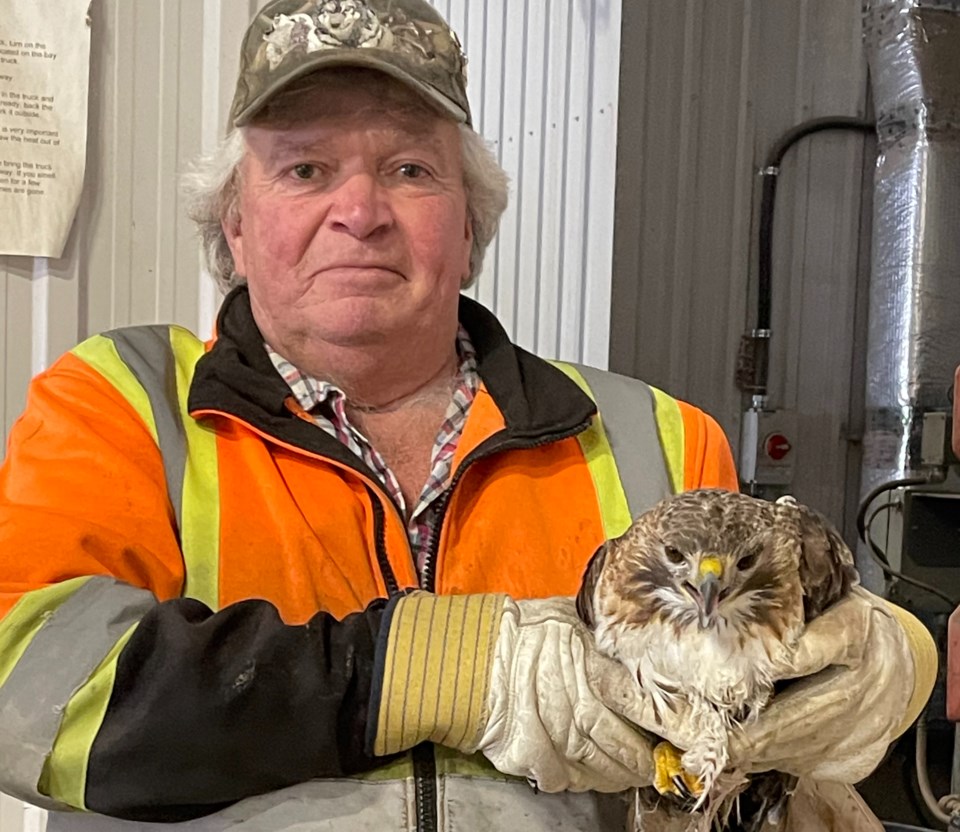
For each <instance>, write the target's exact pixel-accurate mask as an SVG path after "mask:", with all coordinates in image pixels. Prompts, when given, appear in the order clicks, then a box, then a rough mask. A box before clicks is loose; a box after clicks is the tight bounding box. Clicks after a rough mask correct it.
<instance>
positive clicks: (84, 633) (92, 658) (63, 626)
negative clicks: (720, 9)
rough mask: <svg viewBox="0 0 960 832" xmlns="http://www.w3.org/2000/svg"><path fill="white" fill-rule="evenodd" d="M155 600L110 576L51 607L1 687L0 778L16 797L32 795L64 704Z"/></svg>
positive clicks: (33, 798) (35, 797) (37, 798)
mask: <svg viewBox="0 0 960 832" xmlns="http://www.w3.org/2000/svg"><path fill="white" fill-rule="evenodd" d="M156 603H157V601H156V598H154V596H153V594H152V593H150V592H148V591H147V590H145V589H137V588H136V587H132V586H130V585H128V584H122V583H120V582H119V581H115V580H114V579H113V578H103V577H94V578H90V580H88V581H87V582H86V583H85V584H84V585H83V586H82V587H80V589H78V590H77V591H76V592H75V593H74V594H73V595H72V596H70V597H69V598H68V599H67V600H66V601H64V602H63V603H62V604H61V605H60V606H59V607H57V608H56V609H55V610H54V611H53V612H52V613H50V614H49V617H48V618H47V620H46V621H45V622H44V624H43V626H42V627H41V628H40V630H39V631H38V632H37V634H36V635H35V636H34V638H33V640H32V641H31V642H30V646H29V647H28V648H27V649H26V651H25V652H24V654H23V656H22V657H21V658H20V661H19V662H17V664H16V666H15V667H14V669H13V671H12V672H11V673H10V675H9V676H8V677H7V680H6V682H5V683H4V685H3V687H2V688H0V780H2V781H3V784H4V789H5V790H6V791H8V792H9V793H10V794H12V795H13V796H14V797H19V798H21V799H23V800H28V801H30V802H31V803H36V804H38V805H41V806H52V805H54V804H52V803H51V801H49V800H48V799H46V798H44V797H43V796H41V795H40V794H39V793H38V792H37V783H38V782H39V780H40V775H41V773H42V772H43V765H44V762H45V761H46V759H47V757H48V756H49V755H50V752H51V751H52V749H53V743H54V740H55V739H56V736H57V732H58V731H59V730H60V722H61V720H62V718H63V712H64V708H65V707H66V705H67V702H69V701H70V699H71V697H72V696H73V695H74V693H76V692H77V690H78V689H79V688H80V687H81V686H82V685H83V684H84V682H86V681H87V679H88V678H89V677H90V675H91V674H92V673H93V671H94V670H96V668H97V665H99V664H100V662H102V661H103V659H104V658H105V657H106V655H107V653H109V652H110V649H111V648H112V647H113V646H114V645H115V644H116V643H117V641H118V640H119V639H120V637H121V636H122V635H123V634H124V633H125V632H126V631H127V630H129V629H130V627H132V626H133V625H134V624H136V623H137V622H138V621H139V620H140V619H141V618H143V616H144V615H145V614H146V612H147V611H148V610H149V609H150V608H151V607H152V606H154V605H155V604H156Z"/></svg>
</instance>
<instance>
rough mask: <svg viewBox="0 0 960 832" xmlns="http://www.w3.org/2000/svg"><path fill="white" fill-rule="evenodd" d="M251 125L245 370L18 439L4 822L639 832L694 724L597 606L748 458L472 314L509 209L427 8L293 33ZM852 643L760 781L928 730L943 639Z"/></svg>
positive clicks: (772, 747) (7, 557)
mask: <svg viewBox="0 0 960 832" xmlns="http://www.w3.org/2000/svg"><path fill="white" fill-rule="evenodd" d="M232 123H233V127H234V130H233V132H232V134H231V136H230V137H228V139H227V141H226V142H225V143H224V146H223V147H222V148H221V150H220V152H219V154H218V155H217V156H216V157H215V158H213V159H211V160H208V161H207V163H206V164H205V165H203V166H201V169H200V170H199V171H198V172H197V174H196V176H195V182H194V192H195V202H194V210H195V214H196V216H197V219H198V222H199V223H200V227H201V233H202V235H203V238H204V247H205V250H206V251H207V254H208V260H209V262H210V264H211V270H212V271H213V272H214V274H215V276H216V277H217V279H218V280H219V281H220V282H221V285H223V286H224V288H227V289H230V290H231V291H230V293H229V295H228V296H227V298H226V300H225V302H224V304H223V308H222V310H221V312H220V316H219V320H218V324H217V336H216V338H215V339H214V340H213V341H211V342H210V343H208V344H202V343H201V342H200V341H198V340H197V339H196V338H195V337H194V336H192V335H191V334H190V333H188V332H186V331H184V330H182V329H179V328H177V327H166V326H163V327H141V328H133V329H128V330H120V331H116V332H112V333H107V334H106V335H103V336H97V337H95V338H92V339H90V340H89V341H87V342H85V343H84V344H81V345H80V346H78V347H77V348H76V349H75V350H73V351H71V353H70V354H68V355H66V356H64V357H63V358H62V359H61V360H60V361H59V362H58V363H57V364H56V365H55V366H54V367H52V368H51V369H50V370H49V371H48V372H46V373H44V374H42V375H41V376H40V377H38V378H37V379H36V380H35V381H34V384H33V386H32V388H31V393H30V399H29V403H28V406H27V410H26V412H25V413H24V415H23V417H22V418H21V419H20V421H19V422H18V423H17V425H16V427H15V429H14V431H13V433H12V435H11V440H10V449H9V453H8V458H7V461H6V463H5V466H4V468H3V472H2V479H0V541H2V542H0V547H2V548H0V552H2V561H0V616H2V618H0V746H2V748H0V788H2V789H3V790H5V791H8V792H10V793H12V794H15V795H18V796H21V797H23V798H24V799H27V800H31V801H33V802H36V803H38V804H41V805H46V806H50V807H51V808H54V809H57V810H65V809H70V808H73V809H83V810H86V812H87V814H77V813H73V814H65V813H55V814H53V815H52V816H51V820H50V828H51V829H80V828H94V829H109V828H112V827H113V826H114V825H116V826H118V828H119V827H123V822H122V821H120V820H114V818H121V819H126V820H132V821H138V822H144V823H148V822H154V821H160V822H171V821H184V822H188V821H189V823H188V824H187V825H188V827H189V828H191V829H204V830H208V829H209V830H213V829H225V828H227V827H233V826H237V825H242V824H245V823H246V824H249V826H248V827H247V828H251V829H261V830H266V829H270V830H275V829H292V828H298V829H331V830H340V829H344V830H346V829H349V830H363V829H374V828H381V827H383V828H402V829H414V828H416V829H421V830H430V829H454V828H456V829H500V828H504V827H506V826H508V825H517V824H519V825H520V826H522V828H524V829H533V830H537V829H551V830H553V829H561V830H586V829H614V828H623V822H624V820H623V815H624V807H625V804H624V802H623V801H622V800H620V799H619V798H614V799H604V797H603V796H602V795H601V794H600V793H613V792H617V791H620V790H623V789H625V788H628V787H630V786H635V785H642V784H649V783H650V782H651V779H652V774H653V768H654V764H653V760H652V753H651V746H650V743H649V741H648V738H647V735H646V734H644V733H643V732H641V731H638V730H637V729H636V728H635V727H634V726H635V725H640V726H643V727H645V728H648V729H650V730H654V731H656V732H657V733H659V734H661V735H663V736H666V737H667V738H669V739H671V740H674V741H675V742H676V743H677V744H678V745H680V746H681V747H682V745H683V739H684V737H683V726H682V722H678V721H676V720H674V723H673V724H672V723H671V720H670V719H669V715H658V714H656V713H654V712H653V709H652V707H651V706H650V704H649V703H647V702H645V701H643V700H642V698H640V696H639V694H638V692H637V689H636V686H635V684H634V682H633V680H632V679H630V678H629V674H628V673H627V672H626V671H625V670H624V669H623V668H622V667H620V666H619V665H617V664H615V663H612V662H610V661H608V660H605V659H603V658H602V657H600V656H599V655H598V654H597V653H596V650H595V648H594V646H593V643H592V641H591V638H590V636H589V634H588V633H586V632H585V631H584V629H583V627H582V625H581V624H580V623H579V621H578V620H577V618H576V616H575V614H574V611H573V605H572V602H571V600H570V596H572V595H573V594H574V593H575V591H576V589H577V587H578V585H579V581H580V577H581V574H582V571H583V568H584V566H585V564H586V562H587V560H588V559H589V557H590V555H591V554H592V553H593V551H594V550H595V549H596V547H597V546H598V545H599V544H600V543H601V542H602V541H603V540H604V539H606V538H608V537H611V536H614V535H616V534H619V533H620V532H622V531H623V530H624V529H625V528H626V525H627V524H628V522H629V519H630V517H631V515H632V514H635V513H637V512H638V511H639V510H641V509H643V508H645V507H646V506H648V505H650V504H651V503H652V502H654V501H655V500H656V499H657V498H659V497H660V496H663V495H664V494H666V493H669V492H670V491H672V490H676V489H680V488H692V487H697V486H720V487H728V488H734V487H736V479H735V475H734V470H733V465H732V462H731V458H730V454H729V450H728V448H727V445H726V441H725V439H724V438H723V435H722V433H721V432H720V430H719V428H718V427H717V426H716V424H715V423H714V422H713V421H712V420H710V419H709V418H708V417H707V416H705V415H704V414H703V413H701V412H700V411H698V410H696V409H695V408H692V407H690V406H689V405H686V404H683V403H680V402H677V401H675V400H673V399H670V398H669V397H667V396H665V395H663V394H661V393H659V392H656V391H651V390H650V389H649V388H647V387H645V386H644V385H642V384H640V383H639V382H634V381H633V380H629V379H623V378H619V377H614V376H609V375H606V374H603V373H598V372H596V371H592V372H591V371H589V370H585V369H584V370H582V371H578V370H576V369H575V368H572V367H559V368H558V367H555V366H551V365H550V364H548V363H546V362H543V361H541V360H539V359H537V358H535V357H533V356H531V355H529V354H527V353H525V352H524V351H523V350H520V349H518V348H516V347H514V346H513V345H511V344H510V343H509V341H508V340H507V338H506V336H505V334H504V332H503V330H502V329H501V328H500V326H499V325H498V323H497V322H496V320H495V319H494V318H493V317H492V316H491V315H490V314H489V313H488V312H487V311H485V310H484V309H482V308H481V307H479V306H478V305H477V304H475V303H473V302H471V301H469V300H466V299H464V298H462V297H460V294H459V290H460V288H461V287H462V286H463V285H466V284H467V283H468V282H469V281H470V280H472V279H473V278H474V277H475V275H476V274H477V272H478V271H479V269H480V265H481V262H482V258H483V252H484V249H485V248H486V245H487V244H488V243H489V241H490V239H491V238H492V236H493V234H494V232H495V230H496V226H497V222H498V220H499V216H500V213H501V212H502V210H503V207H504V205H505V181H504V177H503V174H502V172H501V171H500V170H499V168H498V167H497V166H496V163H495V161H494V160H493V159H492V157H491V156H490V154H489V151H487V150H486V148H485V146H484V145H483V143H482V141H480V140H479V139H478V137H477V136H476V134H475V133H473V131H472V129H471V127H470V112H469V105H468V103H467V98H466V93H465V89H464V74H463V58H462V55H461V53H460V48H459V44H458V42H457V40H456V37H455V35H453V33H452V32H450V30H449V29H448V28H447V26H446V24H445V23H444V22H443V20H442V19H441V18H440V17H439V16H438V15H437V13H436V12H435V11H434V10H433V9H432V8H431V7H430V6H429V5H428V4H427V3H425V2H423V0H365V2H364V0H326V2H323V1H322V0H320V1H319V2H315V1H314V0H273V2H271V3H268V4H267V6H265V7H264V9H263V10H262V11H261V12H260V14H259V15H258V16H257V18H256V19H255V20H254V21H253V23H252V24H251V27H250V29H249V30H248V33H247V36H246V39H245V41H244V46H243V53H242V62H241V71H240V77H239V79H238V85H237V93H236V98H235V101H234V105H233V109H232ZM593 396H596V397H597V398H598V399H599V400H600V407H601V410H602V412H603V421H601V420H600V418H599V417H598V416H597V409H596V405H595V404H594V401H593V398H592V397H593ZM418 587H419V588H421V589H423V590H426V591H427V592H416V591H414V590H416V589H417V588H418ZM833 626H834V627H835V629H836V630H837V632H841V633H842V637H838V638H837V639H835V640H833V641H831V643H830V644H829V645H826V646H825V645H824V644H822V643H820V642H817V643H810V644H808V645H806V647H805V648H804V649H803V650H801V651H800V653H799V654H798V655H800V656H801V658H802V660H803V662H804V664H803V668H802V670H800V671H798V674H799V673H803V674H806V673H813V672H815V671H817V670H820V669H823V668H826V667H828V666H831V665H837V666H847V669H846V670H844V669H842V667H835V668H833V669H832V670H831V671H830V672H829V674H828V676H827V677H823V678H821V677H818V678H820V679H821V681H820V682H818V684H817V685H815V686H814V688H813V692H812V693H810V692H808V693H807V694H804V693H803V692H802V691H801V692H800V693H799V694H797V695H796V696H794V698H793V699H792V700H791V699H786V700H784V704H782V705H781V710H782V711H783V712H784V713H783V714H781V718H780V719H778V720H777V721H776V722H769V721H768V722H765V721H764V720H760V721H759V722H758V723H757V725H755V726H753V728H752V729H751V731H748V732H747V734H746V735H745V736H744V737H743V738H741V741H740V743H739V745H738V748H740V752H739V758H738V759H736V760H734V762H735V763H738V764H742V765H744V766H747V767H756V768H762V767H763V766H764V765H776V766H777V767H780V768H783V769H785V770H789V771H793V772H795V773H797V774H800V775H811V776H814V777H816V776H818V775H820V774H823V773H824V772H827V773H829V774H831V775H832V776H833V777H834V779H845V778H846V779H847V782H849V781H850V780H851V779H856V778H857V777H859V776H863V775H864V774H865V773H867V771H869V769H870V767H871V766H872V765H875V763H876V762H877V760H878V759H879V757H880V755H881V754H882V753H883V750H884V748H885V747H886V745H887V743H889V741H890V740H891V739H892V738H893V737H894V736H895V735H896V733H897V731H899V730H902V729H903V727H905V725H906V724H908V723H909V721H910V720H911V719H912V718H913V717H915V715H916V713H917V711H918V709H919V707H921V706H922V704H923V701H924V700H925V698H926V696H927V695H928V693H929V686H930V682H929V679H928V678H927V677H926V676H925V674H924V672H922V671H923V667H924V664H923V659H924V657H925V654H924V650H926V649H928V648H929V647H930V645H929V644H928V641H929V640H928V641H923V640H922V638H923V637H919V640H918V641H917V642H916V643H917V644H918V645H919V646H918V647H916V648H915V649H914V650H913V651H912V652H911V647H910V642H909V640H908V633H907V631H905V630H904V629H903V628H902V627H901V624H900V623H898V619H897V617H896V616H895V615H894V614H892V613H891V612H890V611H889V610H888V608H886V607H885V606H883V604H882V602H880V601H879V600H878V601H877V602H876V604H868V603H866V602H864V603H862V604H861V605H860V606H859V607H857V606H855V607H854V609H853V610H852V612H851V610H850V609H849V608H848V609H847V610H846V611H845V612H843V613H842V614H839V617H837V618H836V620H835V621H834V622H833ZM905 626H906V627H907V628H913V629H909V632H910V633H913V634H915V633H916V632H918V630H916V629H915V627H917V626H918V625H916V624H915V622H914V623H911V622H910V621H907V622H906V625H905ZM912 656H913V658H912ZM891 666H892V667H893V668H895V669H896V672H895V673H885V672H883V669H884V668H885V667H891ZM878 679H879V680H882V684H879V685H878ZM811 697H813V698H811ZM867 707H869V708H870V710H869V712H868V717H869V718H859V717H861V716H862V715H863V712H862V711H861V708H867ZM820 709H822V712H821V713H820V714H819V716H818V711H820ZM811 713H812V716H811ZM827 725H830V726H833V727H834V728H836V726H838V725H843V726H844V731H845V734H846V736H845V738H844V739H843V740H842V741H841V740H838V741H837V742H835V743H833V744H832V745H831V746H830V747H829V748H827V749H825V748H824V747H823V743H822V738H823V737H824V736H829V735H833V734H832V733H831V732H830V731H826V732H825V730H824V729H825V727H826V726H827ZM834 733H835V732H834ZM818 738H819V740H821V741H819V742H818ZM475 752H480V753H479V754H476V755H475ZM471 755H475V756H471ZM491 764H492V766H491ZM108 816H110V817H108Z"/></svg>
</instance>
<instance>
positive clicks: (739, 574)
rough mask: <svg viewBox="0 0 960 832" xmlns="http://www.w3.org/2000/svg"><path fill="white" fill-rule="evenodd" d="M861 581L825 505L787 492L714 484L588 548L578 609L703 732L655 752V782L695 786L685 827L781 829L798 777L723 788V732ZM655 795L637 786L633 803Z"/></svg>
mask: <svg viewBox="0 0 960 832" xmlns="http://www.w3.org/2000/svg"><path fill="white" fill-rule="evenodd" d="M857 582H858V576H857V572H856V569H855V567H854V561H853V555H852V554H851V552H850V550H849V548H847V546H846V544H845V543H844V542H843V540H842V538H841V537H840V535H839V534H838V533H837V531H836V530H835V529H834V528H833V527H832V526H831V525H830V523H829V522H828V521H827V520H826V519H825V518H824V517H823V516H821V515H820V514H818V513H817V512H815V511H813V510H812V509H809V508H807V507H805V506H802V505H800V504H798V503H797V502H796V501H795V500H793V499H792V498H789V497H787V498H781V500H779V501H777V502H776V503H770V502H766V501H764V500H760V499H755V498H753V497H748V496H746V495H743V494H737V493H734V492H730V491H722V490H719V489H699V490H694V491H687V492H683V493H680V494H676V495H674V496H671V497H668V498H666V499H664V500H662V501H661V502H659V503H658V504H657V505H656V506H654V507H653V508H652V509H651V510H649V511H648V512H646V513H645V514H643V515H641V516H640V517H639V518H637V520H636V521H635V522H634V523H633V524H632V525H631V526H630V528H629V529H627V531H626V532H625V533H624V534H623V535H622V536H621V537H619V538H617V539H616V540H611V541H608V542H607V543H605V544H603V545H602V546H601V547H600V549H598V550H597V552H596V553H595V554H594V556H593V558H592V559H591V561H590V563H589V564H588V566H587V569H586V573H585V575H584V579H583V584H582V586H581V589H580V593H579V595H578V597H577V609H578V612H579V614H580V617H581V618H582V619H583V620H584V622H585V623H586V624H587V625H588V626H589V627H590V628H591V629H592V630H593V631H594V635H595V637H596V642H597V646H598V647H599V648H600V650H601V651H603V652H604V653H606V654H607V655H609V656H610V657H612V658H614V659H617V660H619V661H620V662H622V663H623V664H625V665H626V666H627V667H628V668H629V669H630V670H631V672H632V673H633V674H634V675H635V676H636V679H637V681H638V683H639V685H640V687H641V688H642V689H643V691H644V692H645V693H646V694H647V695H648V696H649V697H650V699H651V701H652V702H653V704H654V706H655V708H656V709H657V711H658V712H661V713H662V712H664V711H666V710H671V711H675V712H679V707H678V706H679V705H680V704H681V703H682V704H683V705H684V711H683V713H684V714H686V716H685V717H684V718H685V719H689V720H690V724H689V726H687V727H689V728H690V729H691V730H690V732H689V733H690V735H691V736H695V737H697V740H696V741H695V742H694V743H693V744H691V745H690V747H689V748H687V749H686V751H685V752H684V753H683V754H682V757H681V755H680V752H678V751H677V750H676V749H674V748H673V747H672V746H670V745H669V743H661V744H660V745H658V746H657V748H656V751H655V755H654V756H655V761H656V772H657V773H656V780H655V783H654V786H655V788H656V791H657V792H659V793H660V794H661V795H662V794H668V793H673V794H676V795H681V796H683V797H690V796H691V795H692V796H693V797H696V798H698V799H697V800H696V804H695V805H694V807H693V811H694V814H695V816H697V817H698V818H699V821H698V822H693V821H691V827H690V828H704V829H706V828H709V827H710V826H711V825H712V826H713V828H715V829H731V830H733V829H744V830H754V829H756V830H761V829H773V828H776V823H775V822H776V820H777V817H778V816H779V815H781V814H782V812H783V808H784V805H785V802H786V801H785V798H786V796H787V794H788V793H789V791H790V790H791V789H792V787H793V785H794V782H793V781H792V780H791V778H789V777H788V776H787V775H783V774H779V773H772V774H770V775H761V776H758V777H755V778H754V779H753V781H752V782H751V783H749V784H748V785H744V783H745V780H744V779H743V778H739V777H734V778H732V780H733V781H735V782H736V784H737V787H736V788H731V789H729V791H726V790H725V787H723V785H722V783H723V779H724V778H723V777H722V775H723V773H724V771H725V769H726V767H727V764H728V762H729V755H728V736H729V733H730V732H731V730H734V729H735V728H736V727H737V726H738V725H739V724H742V723H744V722H746V721H748V720H751V719H753V718H755V717H756V716H757V715H758V714H759V713H760V712H761V711H762V710H763V708H764V706H765V705H766V704H767V702H768V701H769V700H770V698H771V696H772V695H773V693H774V685H775V680H777V679H778V678H783V677H784V676H786V675H789V668H790V666H791V655H792V653H793V650H794V648H795V646H796V644H797V641H798V639H799V637H800V635H801V633H802V632H803V630H804V628H805V626H806V624H807V623H808V622H809V621H811V620H812V619H813V618H815V617H816V616H818V615H820V614H821V612H823V611H824V610H825V609H826V608H827V607H829V606H830V605H831V604H833V603H834V602H835V601H837V600H838V599H839V598H841V597H842V596H844V595H845V594H846V593H847V592H848V590H849V589H850V587H851V586H853V585H854V584H856V583H857ZM718 778H719V780H718ZM645 791H647V792H648V793H647V794H644V792H645ZM658 797H659V795H657V794H656V793H654V792H650V791H649V790H641V794H640V795H639V796H638V806H640V805H648V806H649V805H654V804H656V803H657V802H658V801H657V798H658ZM688 820H689V818H688ZM764 824H769V825H766V826H765V825H764ZM643 828H648V827H643ZM671 828H674V827H671Z"/></svg>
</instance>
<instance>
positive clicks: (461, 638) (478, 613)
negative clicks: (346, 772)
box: [367, 592, 507, 757]
mask: <svg viewBox="0 0 960 832" xmlns="http://www.w3.org/2000/svg"><path fill="white" fill-rule="evenodd" d="M506 599H507V596H506V595H494V594H487V595H444V596H437V595H431V594H430V593H426V592H414V593H412V594H409V595H404V596H401V597H399V598H397V599H394V600H393V601H391V602H390V604H389V605H388V606H387V608H386V610H385V611H384V616H383V618H382V620H381V624H380V635H379V639H378V644H377V656H376V665H375V667H374V685H373V690H372V692H371V699H370V714H371V719H370V722H369V723H368V728H367V750H368V752H369V753H372V754H374V755H376V756H380V757H382V756H386V755H389V754H395V753H397V752H400V751H405V750H406V749H408V748H412V747H413V746H415V745H418V744H420V743H421V742H425V741H430V742H435V743H438V744H440V745H446V746H449V747H451V748H466V747H470V746H471V745H472V744H474V743H475V742H476V738H477V737H478V736H479V734H480V732H481V731H482V730H483V727H484V724H485V722H486V717H487V714H486V708H487V697H488V693H489V687H490V674H491V670H492V667H493V657H494V647H495V645H496V641H497V635H498V633H499V630H500V619H501V616H502V614H503V608H504V603H505V601H506Z"/></svg>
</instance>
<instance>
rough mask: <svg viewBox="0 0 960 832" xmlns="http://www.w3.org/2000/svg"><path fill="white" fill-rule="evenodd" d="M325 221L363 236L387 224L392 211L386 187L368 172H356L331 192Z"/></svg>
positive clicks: (354, 235) (351, 233) (340, 229)
mask: <svg viewBox="0 0 960 832" xmlns="http://www.w3.org/2000/svg"><path fill="white" fill-rule="evenodd" d="M332 197H333V203H332V205H331V206H330V211H329V212H328V214H327V222H328V223H329V224H330V225H331V226H332V227H333V228H334V229H336V230H338V231H345V232H346V233H348V234H350V235H351V236H353V237H356V238H358V239H366V238H367V237H370V236H371V235H373V234H376V233H377V232H378V231H380V230H382V229H385V228H387V227H389V225H390V224H391V222H392V219H393V215H392V213H391V210H390V201H389V196H388V194H387V191H386V189H385V188H384V187H383V186H382V185H381V184H380V183H379V182H378V181H377V178H376V177H375V176H372V175H371V174H369V173H355V174H353V175H351V176H350V177H349V178H347V179H345V180H344V181H343V182H341V183H340V185H339V186H338V187H337V188H336V190H335V191H334V192H333V194H332Z"/></svg>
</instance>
